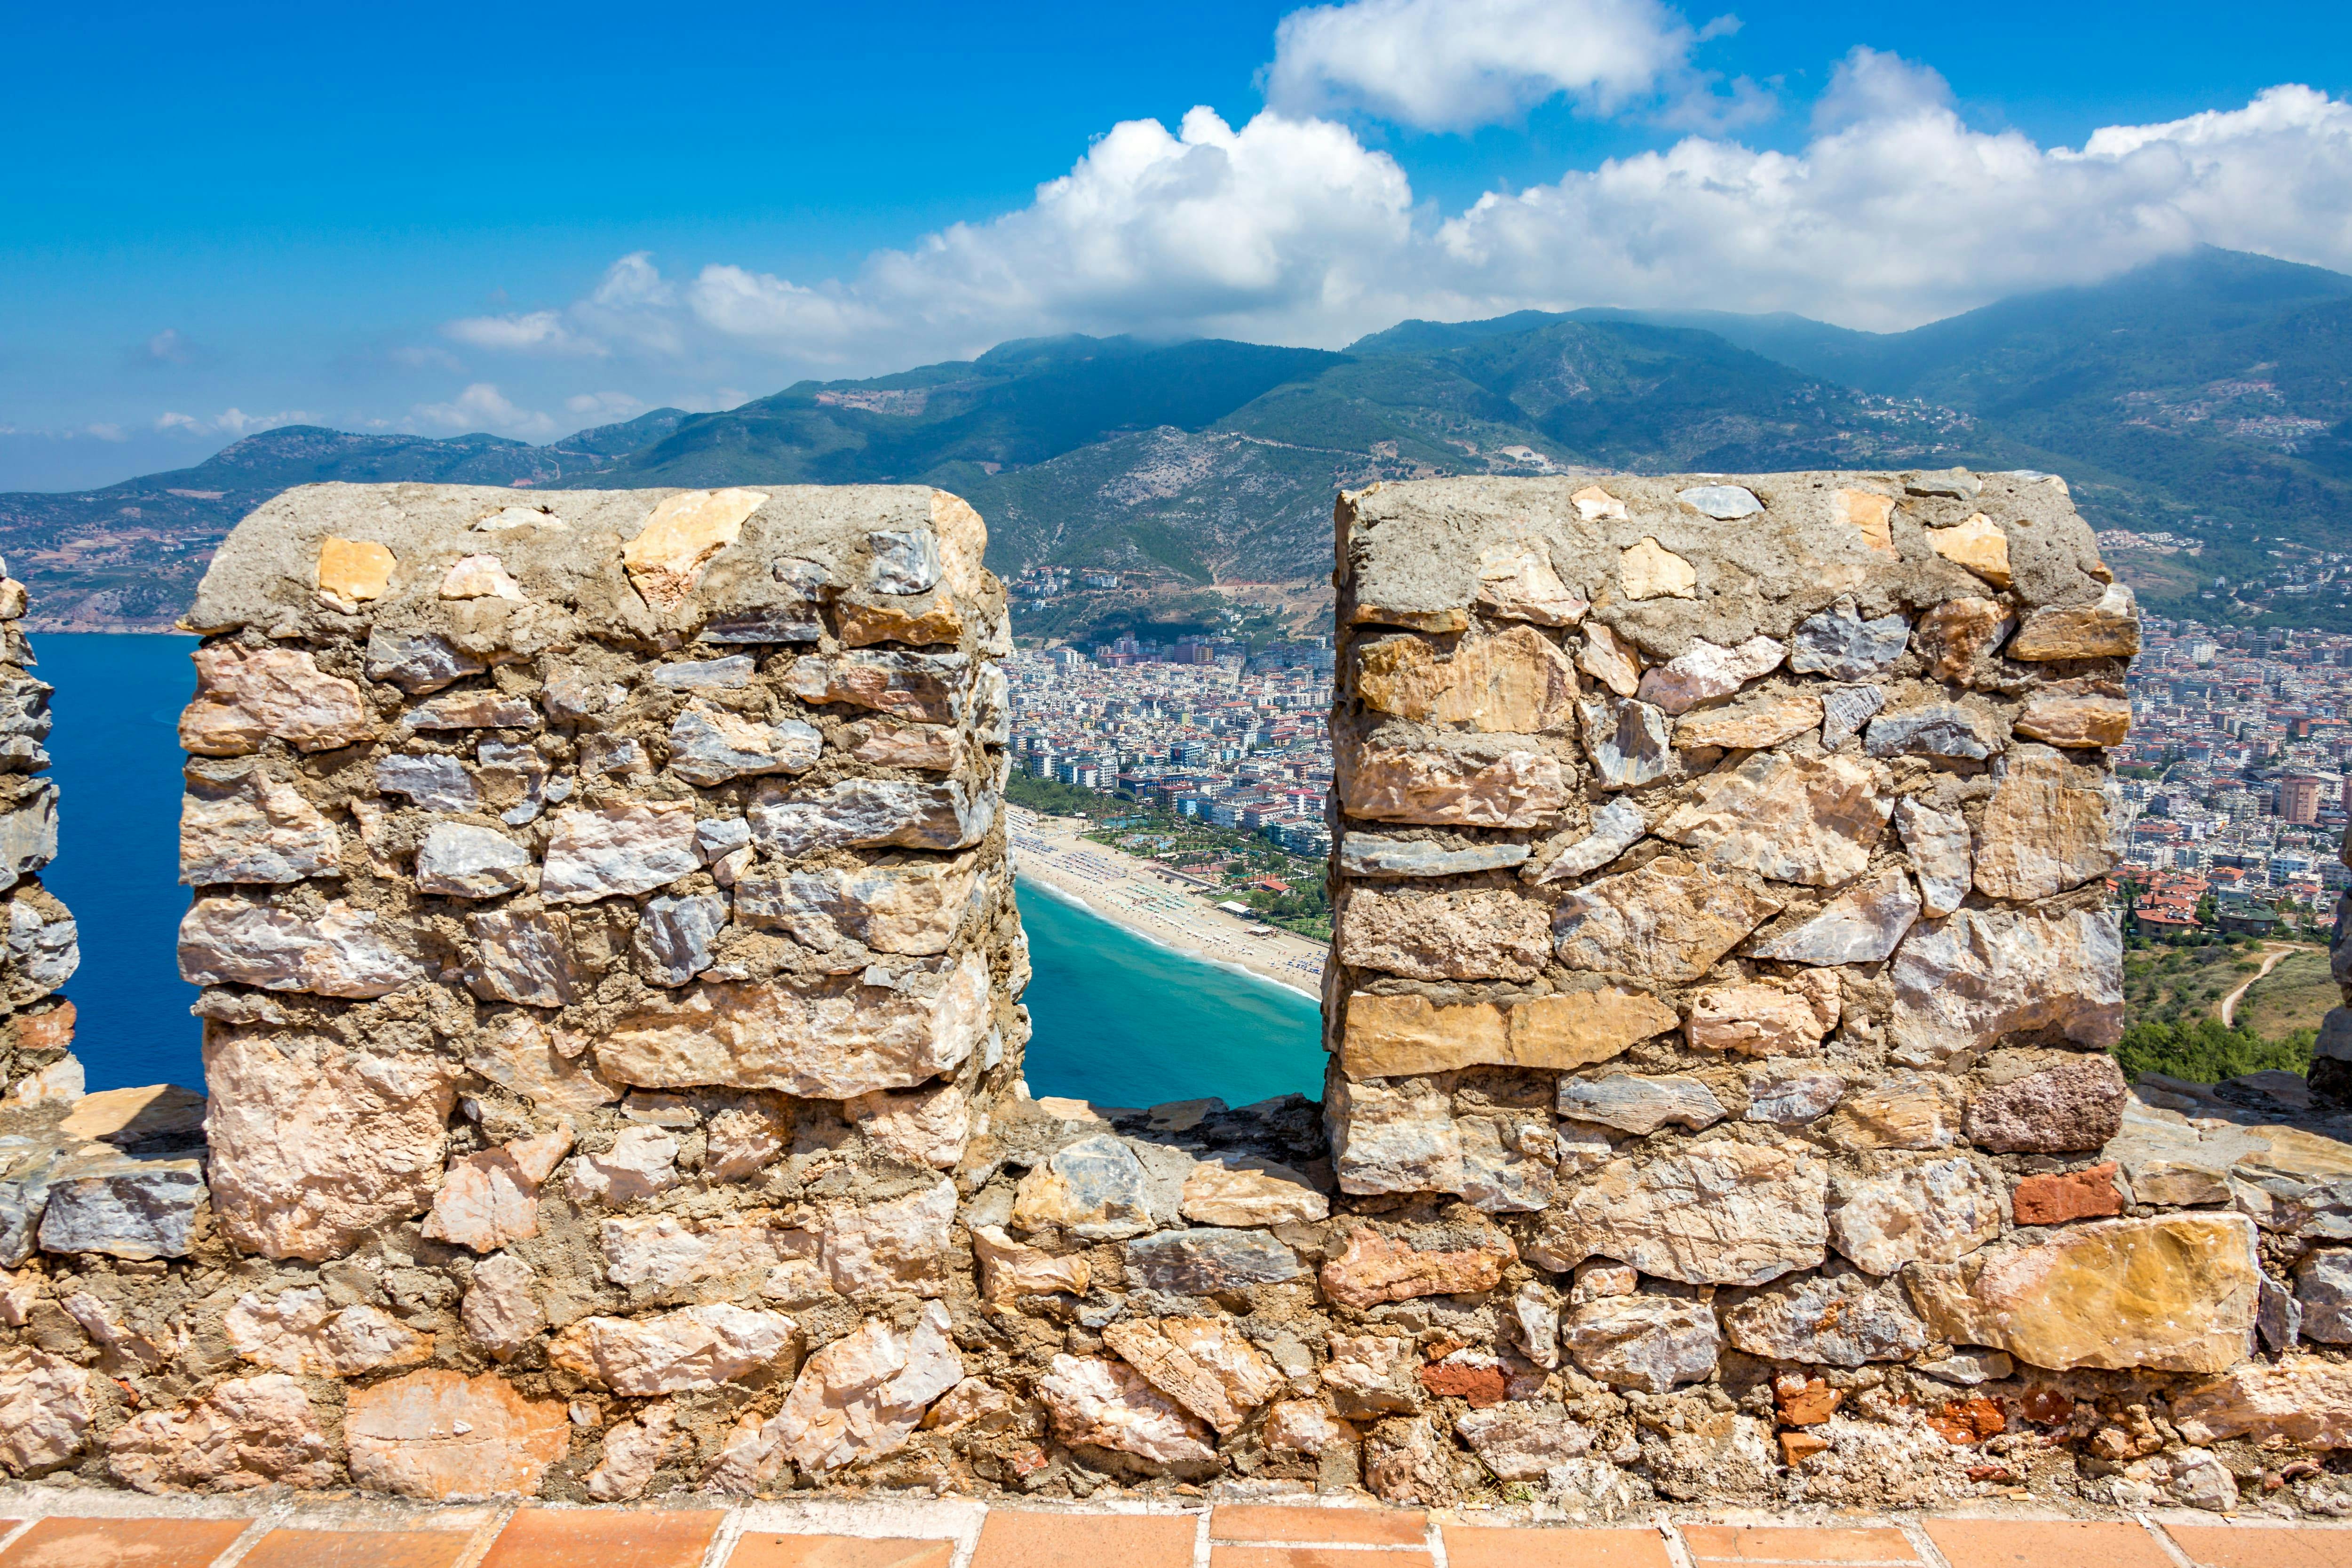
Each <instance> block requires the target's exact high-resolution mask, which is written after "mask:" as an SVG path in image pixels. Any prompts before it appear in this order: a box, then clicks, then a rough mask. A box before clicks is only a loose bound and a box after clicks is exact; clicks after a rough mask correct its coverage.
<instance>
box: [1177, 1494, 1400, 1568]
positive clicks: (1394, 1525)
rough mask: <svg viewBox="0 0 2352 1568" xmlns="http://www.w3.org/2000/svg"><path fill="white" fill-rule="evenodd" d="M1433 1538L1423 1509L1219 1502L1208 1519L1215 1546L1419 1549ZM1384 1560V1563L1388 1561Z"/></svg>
mask: <svg viewBox="0 0 2352 1568" xmlns="http://www.w3.org/2000/svg"><path fill="white" fill-rule="evenodd" d="M1428 1538H1429V1516H1428V1515H1427V1514H1425V1513H1423V1512H1422V1511H1421V1510H1418V1509H1388V1508H1284V1507H1281V1506H1280V1505H1278V1504H1271V1503H1220V1504H1218V1505H1217V1509H1216V1511H1214V1512H1213V1513H1212V1514H1210V1515H1209V1539H1210V1540H1212V1541H1252V1542H1291V1541H1307V1542H1323V1541H1333V1542H1347V1543H1348V1544H1349V1545H1351V1546H1419V1545H1420V1544H1421V1543H1422V1542H1423V1541H1426V1540H1427V1539H1428ZM1387 1561H1388V1559H1386V1558H1382V1559H1381V1562H1383V1563H1385V1562H1387ZM1365 1568H1371V1564H1370V1563H1367V1564H1366V1565H1365Z"/></svg>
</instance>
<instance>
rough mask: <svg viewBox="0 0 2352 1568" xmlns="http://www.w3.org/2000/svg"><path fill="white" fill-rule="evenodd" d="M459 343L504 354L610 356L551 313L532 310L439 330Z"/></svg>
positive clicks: (452, 324)
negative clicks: (517, 314)
mask: <svg viewBox="0 0 2352 1568" xmlns="http://www.w3.org/2000/svg"><path fill="white" fill-rule="evenodd" d="M441 330H442V331H445V332H446V333H447V334H448V335H449V336H450V337H452V338H455V339H456V340H457V342H461V343H466V344H467V345H469V346H471V347H474V348H478V349H490V350H494V351H497V352H499V353H526V354H585V355H590V356H593V357H597V358H602V357H603V356H604V354H605V353H609V352H610V351H608V350H607V349H606V348H605V347H604V344H602V343H600V342H596V341H595V340H594V339H593V338H588V337H583V336H582V335H581V334H580V333H578V332H576V331H573V330H572V325H571V323H570V322H568V321H565V320H564V319H563V317H562V315H561V314H560V313H559V312H557V311H554V310H532V311H530V313H528V314H526V315H519V316H467V317H465V318H463V319H461V320H458V321H451V322H450V323H449V324H448V325H446V326H445V327H443V328H442V329H441Z"/></svg>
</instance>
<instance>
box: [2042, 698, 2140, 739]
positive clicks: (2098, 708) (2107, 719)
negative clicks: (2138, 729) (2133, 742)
mask: <svg viewBox="0 0 2352 1568" xmlns="http://www.w3.org/2000/svg"><path fill="white" fill-rule="evenodd" d="M2131 720H2132V713H2131V703H2130V702H2129V701H2128V700H2126V699H2124V698H2121V697H2102V696H2099V695H2098V694H2096V693H2094V692H2081V691H2064V690H2057V691H2037V692H2035V693H2034V694H2033V697H2032V700H2030V701H2028V702H2027V703H2026V705H2025V710H2024V711H2023V712H2022V713H2020V714H2019V715H2018V716H2017V724H2016V729H2017V732H2018V733H2019V734H2021V735H2031V736H2032V737H2033V738H2034V739H2035V740H2037V741H2047V742H2050V743H2051V744H2052V745H2053V746H2066V747H2069V748H2089V747H2105V746H2120V745H2122V744H2123V743H2124V739H2125V737H2126V736H2128V735H2129V734H2130V733H2131Z"/></svg>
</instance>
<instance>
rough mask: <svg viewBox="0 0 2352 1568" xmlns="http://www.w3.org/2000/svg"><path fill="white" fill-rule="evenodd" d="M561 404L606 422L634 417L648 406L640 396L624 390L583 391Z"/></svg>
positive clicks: (568, 408) (572, 410) (573, 410)
mask: <svg viewBox="0 0 2352 1568" xmlns="http://www.w3.org/2000/svg"><path fill="white" fill-rule="evenodd" d="M563 406H564V407H565V408H566V409H567V410H569V411H570V412H572V413H573V414H577V415H581V416H583V417H588V416H593V417H595V418H599V419H603V420H605V421H607V422H610V421H613V420H619V419H634V418H635V417H636V416H638V415H640V414H643V413H644V412H645V411H646V408H647V407H648V406H650V405H648V404H646V402H645V401H644V400H643V399H642V398H635V397H632V396H630V395H628V394H627V393H625V392H583V393H580V394H578V395H576V396H572V397H567V398H565V399H564V400H563Z"/></svg>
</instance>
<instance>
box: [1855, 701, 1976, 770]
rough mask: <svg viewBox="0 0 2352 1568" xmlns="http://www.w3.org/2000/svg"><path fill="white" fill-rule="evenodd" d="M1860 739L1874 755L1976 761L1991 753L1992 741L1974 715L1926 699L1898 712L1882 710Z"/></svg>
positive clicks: (1952, 704) (1951, 704)
mask: <svg viewBox="0 0 2352 1568" xmlns="http://www.w3.org/2000/svg"><path fill="white" fill-rule="evenodd" d="M1862 743H1863V749H1864V750H1865V751H1867V752H1869V753H1870V754H1871V755H1872V756H1874V757H1895V756H1923V757H1943V758H1947V759H1951V760H1958V761H1966V762H1979V763H1980V762H1982V761H1984V760H1985V758H1987V757H1989V756H1990V755H1992V741H1991V739H1990V737H1989V736H1988V735H1987V734H1986V733H1985V731H1984V729H1983V727H1982V725H1981V724H1979V721H1978V720H1977V718H1976V716H1975V715H1974V714H1972V713H1970V712H1969V710H1967V709H1965V708H1962V707H1960V706H1959V705H1958V703H1954V702H1930V703H1928V704H1927V706H1926V707H1924V708H1914V709H1911V710H1907V711H1906V712H1902V713H1887V714H1882V715H1881V716H1880V717H1878V718H1876V719H1873V720H1872V721H1870V728H1869V730H1868V731H1867V732H1866V733H1864V736H1863V742H1862Z"/></svg>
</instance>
